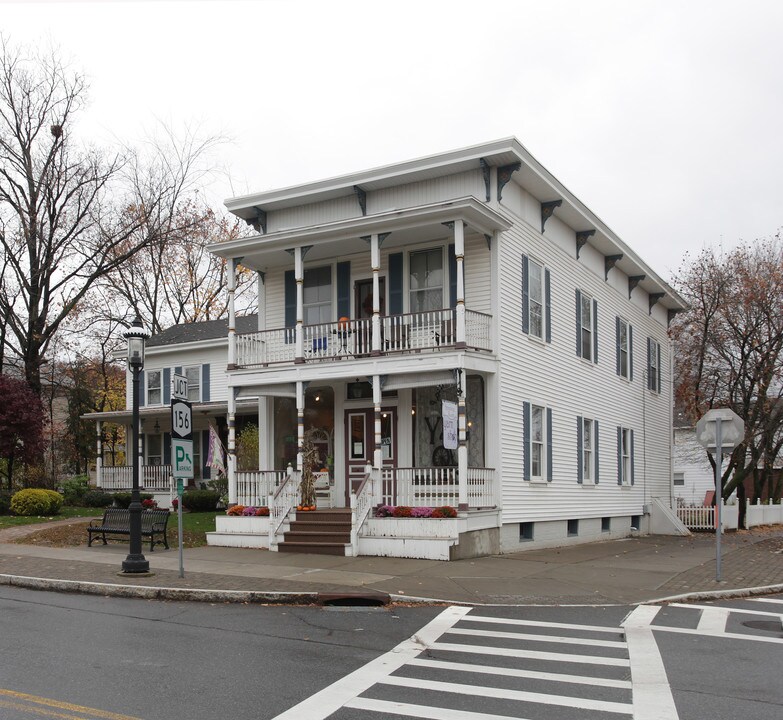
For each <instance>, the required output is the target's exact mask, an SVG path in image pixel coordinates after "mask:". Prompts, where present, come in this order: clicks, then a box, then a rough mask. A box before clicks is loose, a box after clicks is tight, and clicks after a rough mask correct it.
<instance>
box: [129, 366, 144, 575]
mask: <svg viewBox="0 0 783 720" xmlns="http://www.w3.org/2000/svg"><path fill="white" fill-rule="evenodd" d="M132 370H133V432H132V438H131V457H132V458H133V486H132V489H131V503H130V507H129V508H128V511H129V512H130V528H129V529H130V543H129V548H128V556H127V557H126V558H125V560H123V562H122V572H124V573H128V574H130V573H148V572H149V571H150V564H149V561H148V560H147V559H146V558H145V557H144V553H142V551H141V498H140V497H139V375H141V367H140V366H138V365H133V366H132Z"/></svg>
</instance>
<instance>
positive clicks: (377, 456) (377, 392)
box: [372, 375, 383, 471]
mask: <svg viewBox="0 0 783 720" xmlns="http://www.w3.org/2000/svg"><path fill="white" fill-rule="evenodd" d="M372 403H373V406H374V410H375V412H374V420H375V422H374V424H373V427H374V436H375V443H374V444H375V450H374V452H373V465H374V466H375V467H376V468H377V469H378V470H379V471H380V469H381V468H382V467H383V449H382V448H381V377H380V375H373V376H372Z"/></svg>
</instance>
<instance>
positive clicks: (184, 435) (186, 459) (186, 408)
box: [171, 389, 193, 479]
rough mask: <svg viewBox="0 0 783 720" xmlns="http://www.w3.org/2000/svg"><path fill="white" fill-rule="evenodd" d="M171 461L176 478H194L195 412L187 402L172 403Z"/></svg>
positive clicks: (175, 401)
mask: <svg viewBox="0 0 783 720" xmlns="http://www.w3.org/2000/svg"><path fill="white" fill-rule="evenodd" d="M185 392H186V393H187V389H186V390H185ZM171 460H172V466H173V467H172V474H173V475H174V477H175V478H178V479H180V478H183V479H185V478H186V479H191V478H192V477H193V410H192V408H191V405H190V403H189V402H188V401H187V400H174V399H172V401H171Z"/></svg>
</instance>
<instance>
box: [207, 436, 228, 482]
mask: <svg viewBox="0 0 783 720" xmlns="http://www.w3.org/2000/svg"><path fill="white" fill-rule="evenodd" d="M207 465H208V466H209V467H211V468H212V469H213V470H215V471H216V472H217V474H218V475H225V474H226V459H225V454H224V453H223V443H222V442H220V437H219V436H218V434H217V430H215V426H214V425H212V424H210V426H209V448H208V449H207Z"/></svg>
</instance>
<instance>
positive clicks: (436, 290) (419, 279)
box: [409, 248, 444, 313]
mask: <svg viewBox="0 0 783 720" xmlns="http://www.w3.org/2000/svg"><path fill="white" fill-rule="evenodd" d="M409 262H410V278H409V283H410V285H409V287H410V296H409V302H410V312H412V313H419V312H431V311H433V310H440V309H441V308H443V279H444V276H443V250H442V248H434V249H432V250H420V251H417V252H412V253H411V254H410V256H409Z"/></svg>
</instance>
